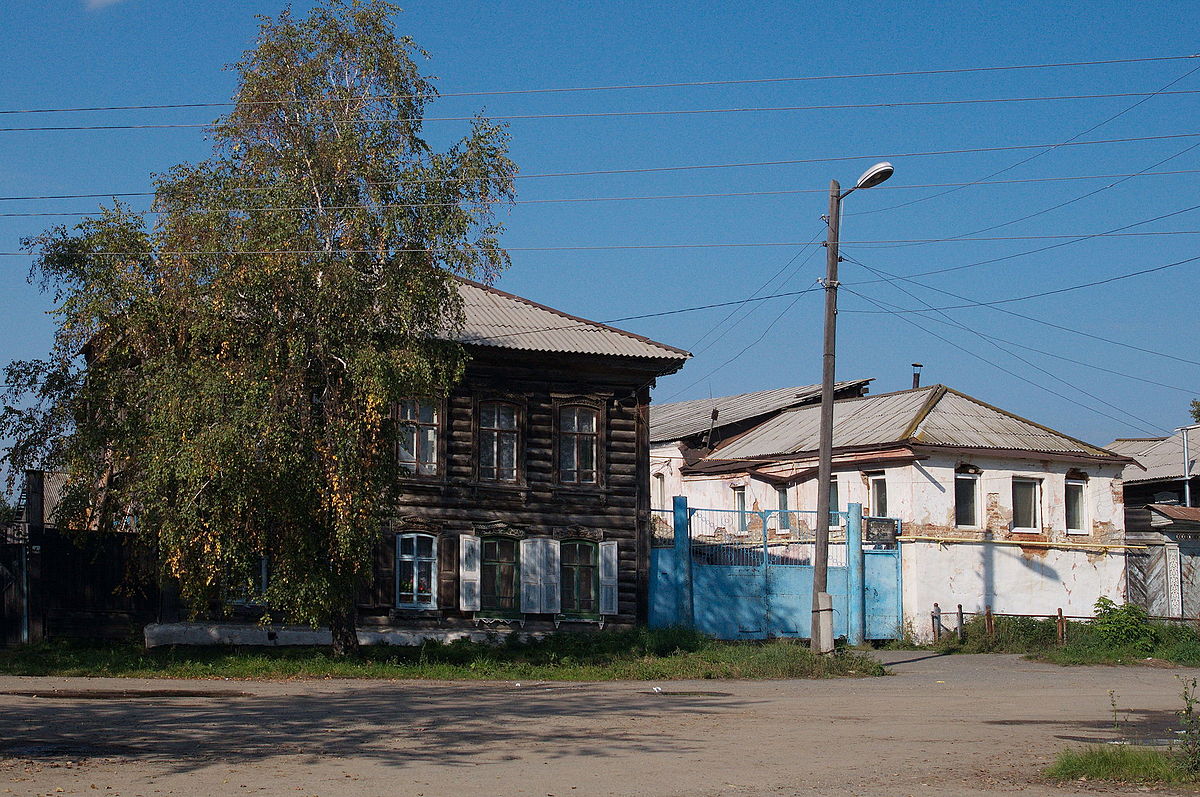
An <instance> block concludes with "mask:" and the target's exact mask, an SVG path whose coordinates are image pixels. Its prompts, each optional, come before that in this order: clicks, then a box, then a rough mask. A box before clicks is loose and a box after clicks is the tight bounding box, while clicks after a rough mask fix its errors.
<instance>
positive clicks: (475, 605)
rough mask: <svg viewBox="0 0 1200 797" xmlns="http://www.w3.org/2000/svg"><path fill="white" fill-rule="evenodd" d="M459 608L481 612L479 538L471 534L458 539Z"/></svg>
mask: <svg viewBox="0 0 1200 797" xmlns="http://www.w3.org/2000/svg"><path fill="white" fill-rule="evenodd" d="M458 549H459V550H458V608H460V609H462V610H463V611H464V612H477V611H479V555H480V550H479V538H478V537H475V536H472V535H470V534H460V535H459V537H458Z"/></svg>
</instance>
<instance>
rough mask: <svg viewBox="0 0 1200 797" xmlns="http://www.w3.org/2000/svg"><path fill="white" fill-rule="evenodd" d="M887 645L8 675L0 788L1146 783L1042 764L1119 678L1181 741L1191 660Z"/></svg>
mask: <svg viewBox="0 0 1200 797" xmlns="http://www.w3.org/2000/svg"><path fill="white" fill-rule="evenodd" d="M885 655H887V656H888V658H889V660H890V661H893V662H896V664H895V666H894V672H895V675H894V676H893V677H889V678H873V679H864V680H840V681H767V682H761V681H760V682H740V681H732V682H728V681H702V682H695V681H692V682H664V683H660V684H647V683H631V682H622V683H613V684H521V685H516V684H513V683H483V684H474V683H472V684H445V683H417V682H379V681H316V682H313V681H307V682H291V683H261V682H235V681H215V682H214V681H131V680H114V679H65V678H0V795H3V794H8V793H13V794H53V795H59V794H89V795H95V794H98V793H101V794H105V795H124V796H125V797H129V796H130V795H146V796H147V797H148V796H149V795H156V794H175V795H189V797H197V796H198V795H218V794H219V795H227V794H270V795H285V794H286V795H314V794H315V795H328V796H332V795H384V794H387V795H416V796H418V797H420V796H425V797H434V796H440V795H467V794H470V795H509V794H512V795H538V796H539V797H541V796H542V795H546V796H549V795H554V797H564V796H566V795H793V794H803V795H808V794H821V795H823V794H835V793H837V794H853V795H966V794H980V793H1016V792H1020V793H1022V794H1026V795H1063V794H1076V793H1086V794H1095V793H1097V792H1099V793H1144V791H1145V790H1144V789H1143V790H1141V792H1139V790H1138V789H1137V788H1135V787H1129V788H1124V789H1122V788H1117V787H1096V786H1091V785H1089V784H1074V785H1072V786H1068V787H1059V786H1055V785H1051V784H1049V783H1046V782H1044V781H1043V780H1042V779H1040V778H1039V777H1038V775H1037V772H1038V770H1039V769H1040V768H1041V767H1042V766H1044V765H1045V764H1046V763H1048V762H1049V761H1050V760H1051V758H1052V757H1053V755H1054V753H1055V751H1057V750H1058V749H1060V748H1062V747H1063V746H1066V745H1072V744H1081V743H1087V742H1098V741H1104V740H1108V739H1111V738H1113V737H1114V735H1115V734H1114V731H1113V721H1112V712H1111V709H1110V705H1109V695H1108V690H1110V689H1114V690H1116V695H1117V701H1118V705H1119V707H1121V708H1122V709H1124V710H1128V711H1129V714H1128V720H1127V722H1125V723H1124V727H1123V730H1122V733H1123V734H1125V735H1126V736H1131V737H1144V738H1153V737H1159V738H1161V737H1163V736H1164V735H1167V734H1168V733H1169V732H1168V731H1166V730H1165V729H1166V728H1167V727H1168V726H1169V725H1170V724H1171V723H1172V722H1173V720H1174V716H1173V712H1174V711H1175V710H1176V709H1177V708H1178V707H1179V705H1181V701H1180V699H1179V697H1178V693H1179V691H1180V686H1179V682H1178V681H1177V680H1176V676H1177V675H1196V674H1197V673H1195V672H1193V671H1184V670H1164V669H1153V668H1147V667H1080V668H1071V669H1062V668H1059V667H1055V666H1052V665H1045V664H1036V663H1032V662H1027V661H1023V660H1021V659H1019V658H1017V657H1013V656H955V657H932V656H929V655H928V654H909V653H891V654H885ZM655 686H658V687H660V688H661V689H662V690H663V691H662V693H655V692H654V691H653V688H654V687H655ZM155 690H158V691H159V694H155ZM164 691H170V692H171V693H170V694H162V692H164ZM35 695H36V696H35Z"/></svg>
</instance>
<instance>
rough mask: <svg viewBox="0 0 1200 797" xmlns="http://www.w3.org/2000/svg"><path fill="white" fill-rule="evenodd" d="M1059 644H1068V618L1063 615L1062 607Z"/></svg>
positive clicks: (1059, 623) (1059, 621)
mask: <svg viewBox="0 0 1200 797" xmlns="http://www.w3.org/2000/svg"><path fill="white" fill-rule="evenodd" d="M1057 625H1058V646H1059V647H1060V648H1061V647H1062V646H1063V645H1065V644H1067V620H1066V618H1064V617H1063V613H1062V609H1061V608H1060V609H1059V610H1058V624H1057Z"/></svg>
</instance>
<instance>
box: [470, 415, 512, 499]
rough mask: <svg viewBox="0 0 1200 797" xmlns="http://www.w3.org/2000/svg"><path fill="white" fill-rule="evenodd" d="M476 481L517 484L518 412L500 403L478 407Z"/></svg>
mask: <svg viewBox="0 0 1200 797" xmlns="http://www.w3.org/2000/svg"><path fill="white" fill-rule="evenodd" d="M479 478H480V480H482V481H497V482H515V481H516V480H517V408H516V407H515V406H514V405H512V404H508V403H506V402H503V401H484V402H481V403H480V405H479Z"/></svg>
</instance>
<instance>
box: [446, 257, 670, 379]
mask: <svg viewBox="0 0 1200 797" xmlns="http://www.w3.org/2000/svg"><path fill="white" fill-rule="evenodd" d="M450 276H451V278H452V279H455V280H458V281H459V282H462V283H464V284H466V285H470V286H472V287H474V288H479V289H480V290H483V291H486V292H488V293H492V294H495V295H497V296H502V297H504V298H505V299H511V300H513V301H516V302H521V303H522V304H527V305H529V306H530V307H536V308H537V309H539V310H545V311H546V312H548V313H552V314H554V315H556V316H560V317H562V318H566V319H568V320H571V321H578V322H580V323H583V324H587V325H589V326H593V327H598V328H600V329H603V330H606V331H608V332H615V333H617V334H618V335H624V336H625V337H627V338H632V339H634V340H638V341H641V342H642V343H649V344H650V345H652V346H657V347H659V348H661V349H666V350H668V351H671V352H675V353H676V354H682V355H683V357H684V358H685V359H689V358H691V356H692V353H691V352H689V351H686V350H684V349H680V348H678V347H675V346H672V345H670V344H668V343H661V342H659V341H657V340H653V339H651V338H648V337H646V336H645V335H639V334H637V333H636V332H630V331H628V330H625V329H620V328H618V327H611V326H609V325H608V324H603V323H601V322H599V321H592V320H591V319H589V318H584V317H582V316H577V315H572V314H570V313H567V312H564V311H562V310H558V309H556V308H554V307H550V306H549V305H545V304H542V303H541V302H535V301H533V300H532V299H528V298H526V297H524V296H518V295H517V294H515V293H509V292H508V291H502V290H500V289H499V288H496V287H494V286H492V285H488V284H486V283H483V282H476V281H475V280H472V279H467V278H466V277H463V276H460V275H458V274H451V275H450Z"/></svg>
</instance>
